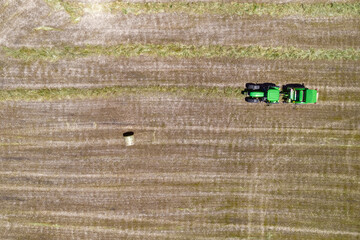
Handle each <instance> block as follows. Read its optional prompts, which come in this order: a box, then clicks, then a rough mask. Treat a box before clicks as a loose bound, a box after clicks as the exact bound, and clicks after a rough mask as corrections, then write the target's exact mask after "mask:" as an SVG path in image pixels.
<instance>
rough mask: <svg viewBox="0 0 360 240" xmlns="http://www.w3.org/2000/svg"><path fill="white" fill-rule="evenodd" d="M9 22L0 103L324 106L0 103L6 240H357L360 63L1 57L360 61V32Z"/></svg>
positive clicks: (93, 19) (23, 8)
mask: <svg viewBox="0 0 360 240" xmlns="http://www.w3.org/2000/svg"><path fill="white" fill-rule="evenodd" d="M73 2H83V3H99V2H104V1H98V0H81V1H73ZM107 2H111V1H107ZM129 2H138V1H137V0H133V1H129ZM166 2H171V1H166ZM195 2H196V1H195ZM225 2H226V1H225ZM243 2H253V1H243ZM259 2H273V1H269V0H263V1H259ZM274 2H276V3H289V2H299V1H297V0H294V1H281V0H279V1H274ZM301 2H303V3H304V4H307V3H309V2H313V1H301ZM316 2H327V1H322V0H320V1H316ZM333 2H340V1H333ZM347 2H352V1H347ZM0 21H1V23H0V95H1V91H6V90H10V89H16V88H26V89H39V88H69V87H75V88H81V89H89V88H101V87H109V86H120V87H121V86H123V87H129V86H130V87H151V86H172V87H173V86H178V87H183V88H184V89H186V87H193V86H200V87H214V86H216V87H233V88H237V87H238V88H243V87H244V85H245V84H246V83H247V82H274V83H276V84H279V85H282V84H287V83H305V85H306V86H307V87H309V88H317V89H318V90H319V94H320V96H319V102H318V104H315V105H290V104H276V105H272V106H266V105H265V104H249V103H246V102H245V101H244V99H243V98H235V97H231V96H230V97H229V96H228V97H219V96H215V95H214V96H211V95H209V96H206V95H202V94H200V93H199V95H198V96H197V95H196V94H187V93H184V94H182V95H177V94H176V93H171V92H156V91H154V92H150V93H149V92H147V93H146V94H140V93H138V92H132V93H130V92H124V94H123V95H118V96H108V97H104V96H103V97H101V96H99V97H89V98H85V99H84V98H83V99H80V98H76V97H72V98H70V97H69V99H66V96H65V97H64V98H65V99H64V100H38V101H30V100H28V99H26V96H23V98H24V99H22V100H16V101H14V100H3V101H0V239H248V240H251V239H263V240H270V239H271V240H275V239H315V240H320V239H324V240H325V239H326V240H328V239H359V238H360V230H359V229H360V218H359V212H360V200H359V199H360V191H359V189H360V186H359V185H360V160H359V159H360V111H359V109H360V77H359V76H360V75H359V73H360V62H359V61H358V60H304V59H290V58H289V59H266V58H261V57H257V58H255V57H251V56H249V57H243V58H238V59H235V58H231V57H212V58H206V57H201V58H177V57H154V56H141V55H140V56H135V57H134V56H132V57H126V56H121V57H114V56H106V55H99V56H86V57H73V58H60V59H59V60H57V61H46V60H36V61H23V60H21V59H16V58H12V57H10V56H9V55H7V54H6V53H5V51H4V48H3V47H13V48H21V47H34V48H41V47H53V46H56V47H58V48H63V47H66V46H80V47H81V46H86V45H87V44H92V45H104V46H109V45H115V44H127V43H130V44H131V43H146V44H148V43H156V44H168V43H172V42H178V43H182V44H193V45H208V44H219V45H234V46H235V45H250V46H252V45H256V46H260V45H263V46H285V47H286V46H290V47H291V46H294V47H298V48H301V49H308V48H315V49H347V48H355V49H359V47H360V40H359V39H360V27H359V26H360V18H359V17H357V18H356V17H352V18H347V17H331V16H329V17H307V16H286V17H270V16H220V15H217V14H199V15H196V14H194V15H187V14H185V13H154V14H140V15H131V14H127V15H126V14H122V13H116V14H112V13H106V12H101V11H99V12H96V11H94V12H85V13H84V15H83V16H82V17H81V18H80V19H79V21H78V22H73V21H71V19H70V16H69V14H67V13H66V12H64V11H61V10H57V11H55V10H53V9H51V8H50V7H49V6H48V5H47V4H46V3H45V2H44V1H41V0H31V1H17V0H11V1H7V2H0ZM38 27H51V29H50V30H49V29H47V28H41V29H40V30H39V29H37V30H36V28H38ZM126 131H133V132H134V133H135V135H134V136H135V145H134V146H130V147H127V146H126V145H125V141H124V139H123V136H122V134H123V133H124V132H126Z"/></svg>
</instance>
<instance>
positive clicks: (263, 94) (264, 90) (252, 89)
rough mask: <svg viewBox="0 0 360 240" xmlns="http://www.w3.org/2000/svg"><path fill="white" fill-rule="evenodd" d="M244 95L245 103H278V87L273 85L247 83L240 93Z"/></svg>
mask: <svg viewBox="0 0 360 240" xmlns="http://www.w3.org/2000/svg"><path fill="white" fill-rule="evenodd" d="M242 94H244V95H246V96H247V97H246V98H245V101H246V102H250V103H258V102H266V103H267V104H274V103H279V99H280V87H279V86H276V85H275V84H273V83H261V84H254V83H247V84H246V89H245V90H244V91H242Z"/></svg>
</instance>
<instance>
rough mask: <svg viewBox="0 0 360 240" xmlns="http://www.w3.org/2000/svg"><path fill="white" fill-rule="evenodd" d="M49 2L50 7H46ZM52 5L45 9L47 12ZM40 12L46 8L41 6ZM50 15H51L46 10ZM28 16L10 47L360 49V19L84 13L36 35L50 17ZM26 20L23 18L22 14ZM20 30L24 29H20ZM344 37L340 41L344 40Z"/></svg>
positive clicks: (6, 39) (7, 41)
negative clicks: (177, 45)
mask: <svg viewBox="0 0 360 240" xmlns="http://www.w3.org/2000/svg"><path fill="white" fill-rule="evenodd" d="M44 4H45V3H44ZM46 7H47V6H46V5H45V6H43V8H46ZM40 9H41V8H40ZM45 12H46V11H45ZM33 16H36V14H35V12H33V14H32V15H31V16H26V15H24V18H21V20H19V21H21V22H20V23H19V24H17V26H16V29H13V30H14V31H11V32H8V33H7V34H6V35H4V36H3V37H2V38H1V39H0V44H1V45H5V46H7V47H23V46H27V47H45V46H48V47H52V46H66V45H70V46H72V45H74V43H75V45H76V46H84V45H104V43H106V45H117V44H121V43H144V44H150V43H151V44H167V43H179V42H180V43H183V44H196V45H245V46H246V45H262V46H295V47H299V48H310V47H313V48H349V47H352V48H358V47H359V46H360V42H359V40H358V39H359V37H360V31H359V25H360V19H357V18H353V19H343V18H299V17H284V18H270V17H264V16H261V17H257V16H249V17H248V16H243V17H238V16H230V17H224V16H218V15H195V16H193V15H186V14H179V13H174V14H173V13H159V14H144V15H122V14H117V15H113V14H110V13H109V14H107V13H98V14H96V13H94V14H85V15H84V16H83V17H82V18H81V20H80V21H79V22H78V23H77V24H68V25H64V24H65V23H66V22H65V19H64V18H60V19H59V20H58V21H56V20H54V19H53V21H51V27H52V28H55V29H60V30H61V31H36V32H34V30H33V29H35V28H37V27H39V26H46V25H49V23H50V22H49V20H48V19H40V20H37V21H35V22H33V21H31V20H32V19H31V18H33ZM20 17H21V16H20ZM18 28H21V31H20V30H19V29H18ZM339 36H341V37H339Z"/></svg>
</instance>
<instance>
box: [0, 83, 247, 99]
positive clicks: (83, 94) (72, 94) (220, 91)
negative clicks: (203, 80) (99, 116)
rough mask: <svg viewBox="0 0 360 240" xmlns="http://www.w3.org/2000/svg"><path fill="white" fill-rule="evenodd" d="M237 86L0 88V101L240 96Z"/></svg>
mask: <svg viewBox="0 0 360 240" xmlns="http://www.w3.org/2000/svg"><path fill="white" fill-rule="evenodd" d="M241 90H242V89H240V88H237V87H201V86H186V87H180V86H147V87H126V86H125V87H124V86H112V87H102V88H86V89H84V88H42V89H23V88H18V89H10V90H6V89H3V90H0V102H4V101H43V100H65V99H89V98H107V97H116V96H122V95H124V94H128V95H132V94H141V95H146V94H154V93H169V94H175V95H176V96H209V97H228V98H235V97H241V98H243V95H242V94H241Z"/></svg>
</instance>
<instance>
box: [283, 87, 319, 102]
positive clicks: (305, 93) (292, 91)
mask: <svg viewBox="0 0 360 240" xmlns="http://www.w3.org/2000/svg"><path fill="white" fill-rule="evenodd" d="M281 93H282V95H283V102H284V103H295V104H309V103H314V104H316V102H317V100H318V96H319V95H318V91H317V89H308V88H306V87H305V86H304V84H287V85H284V86H283V91H282V92H281Z"/></svg>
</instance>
